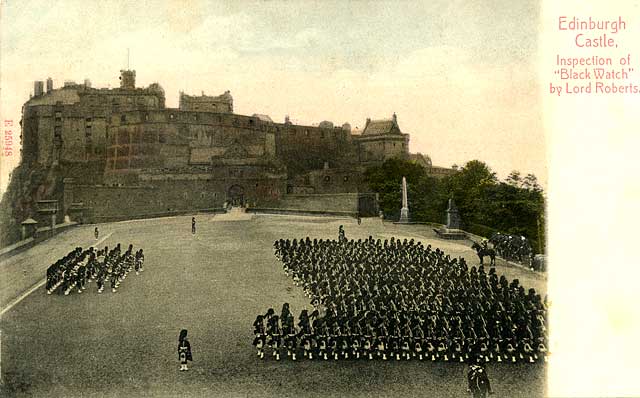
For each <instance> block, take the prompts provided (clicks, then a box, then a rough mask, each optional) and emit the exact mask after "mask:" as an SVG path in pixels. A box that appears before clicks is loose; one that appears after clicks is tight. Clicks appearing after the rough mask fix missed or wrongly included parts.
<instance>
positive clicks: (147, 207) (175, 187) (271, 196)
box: [65, 174, 285, 222]
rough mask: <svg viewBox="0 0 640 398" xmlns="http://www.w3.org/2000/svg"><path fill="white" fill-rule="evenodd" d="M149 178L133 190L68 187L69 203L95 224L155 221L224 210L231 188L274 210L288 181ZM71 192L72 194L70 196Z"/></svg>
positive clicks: (189, 176)
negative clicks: (85, 214)
mask: <svg viewBox="0 0 640 398" xmlns="http://www.w3.org/2000/svg"><path fill="white" fill-rule="evenodd" d="M155 177H156V178H153V177H152V176H147V177H146V178H145V179H144V180H143V181H141V183H140V184H138V185H133V186H94V185H75V184H66V185H65V196H68V199H66V202H69V203H74V204H79V203H82V207H85V208H89V213H90V214H91V218H92V221H94V222H106V221H115V220H126V219H130V218H145V217H156V216H162V215H170V214H174V213H188V212H197V211H204V210H208V209H214V208H221V207H223V205H224V203H225V202H227V201H230V200H231V197H230V192H231V190H232V187H237V188H236V189H237V191H239V192H241V193H242V195H243V196H244V198H243V199H244V201H245V203H248V204H251V205H252V206H272V205H273V204H274V203H277V202H278V200H279V198H280V196H281V195H282V194H283V193H284V190H285V187H284V184H285V180H284V178H282V179H277V178H276V179H272V180H270V181H268V182H265V180H264V179H251V178H244V179H240V178H235V179H234V178H227V179H216V178H213V177H212V176H211V175H207V174H201V175H193V174H189V175H179V174H170V175H158V176H155ZM68 192H71V193H68Z"/></svg>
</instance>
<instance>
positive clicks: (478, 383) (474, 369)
mask: <svg viewBox="0 0 640 398" xmlns="http://www.w3.org/2000/svg"><path fill="white" fill-rule="evenodd" d="M467 382H468V384H469V387H468V388H467V392H470V393H471V396H472V397H473V398H486V396H487V394H493V391H492V390H491V383H489V377H488V376H487V370H486V369H485V367H484V365H482V364H481V363H480V361H477V363H476V364H472V365H471V366H470V367H469V373H468V374H467Z"/></svg>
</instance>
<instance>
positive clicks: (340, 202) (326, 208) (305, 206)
mask: <svg viewBox="0 0 640 398" xmlns="http://www.w3.org/2000/svg"><path fill="white" fill-rule="evenodd" d="M358 198H359V194H357V193H340V194H324V195H318V194H313V195H286V196H284V197H283V198H282V200H280V201H279V202H278V203H275V204H274V205H273V206H272V208H274V209H283V210H297V211H301V212H304V211H309V212H334V213H348V214H350V215H355V214H356V213H357V212H358Z"/></svg>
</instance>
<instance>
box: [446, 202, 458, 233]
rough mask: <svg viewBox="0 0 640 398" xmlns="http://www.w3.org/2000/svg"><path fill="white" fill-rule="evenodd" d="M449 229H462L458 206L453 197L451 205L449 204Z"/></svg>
mask: <svg viewBox="0 0 640 398" xmlns="http://www.w3.org/2000/svg"><path fill="white" fill-rule="evenodd" d="M447 229H460V215H459V214H458V208H457V207H456V204H455V203H454V202H453V199H451V198H449V206H447Z"/></svg>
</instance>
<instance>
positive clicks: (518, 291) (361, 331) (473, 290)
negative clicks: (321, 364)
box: [254, 237, 547, 362]
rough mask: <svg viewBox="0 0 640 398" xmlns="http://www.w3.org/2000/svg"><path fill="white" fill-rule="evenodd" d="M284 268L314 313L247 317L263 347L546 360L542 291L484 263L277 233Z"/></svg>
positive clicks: (330, 353)
mask: <svg viewBox="0 0 640 398" xmlns="http://www.w3.org/2000/svg"><path fill="white" fill-rule="evenodd" d="M274 248H275V252H276V256H277V257H278V258H279V259H280V260H281V261H282V263H283V268H284V271H285V272H286V273H287V274H288V275H290V276H291V277H293V280H294V281H295V283H296V284H297V285H299V286H302V287H303V288H304V290H305V292H306V294H307V295H308V297H309V298H310V299H311V300H312V304H313V305H314V307H315V311H313V312H312V314H311V315H309V314H308V313H307V311H306V310H303V311H302V312H301V314H300V316H299V318H298V323H297V325H294V319H293V316H292V315H291V312H290V310H289V306H288V305H285V306H283V310H282V313H281V314H280V316H278V315H276V314H275V312H274V311H273V310H272V309H270V310H269V311H267V313H266V314H265V315H259V316H258V317H257V318H256V321H255V322H254V334H255V339H254V345H255V346H256V347H257V348H258V356H260V357H264V350H265V349H266V348H271V349H272V355H273V356H274V357H275V358H276V359H279V358H280V351H281V350H282V349H286V350H287V354H288V355H291V356H292V359H296V358H297V354H299V353H301V352H302V353H303V355H304V356H305V357H307V358H309V359H313V358H314V357H320V358H323V359H328V358H331V357H333V359H340V358H342V359H348V358H356V359H358V358H368V359H374V358H381V359H383V360H387V359H392V358H395V359H396V360H400V359H406V360H409V359H411V358H418V359H429V360H431V361H459V362H466V361H471V362H476V361H477V360H481V361H483V362H489V361H492V360H493V361H498V362H502V361H509V362H517V361H526V362H535V361H537V360H538V359H541V358H544V359H545V360H546V352H547V348H546V346H547V343H546V297H545V299H544V300H543V299H542V298H541V297H540V295H539V294H536V292H535V290H534V289H529V290H528V292H525V289H524V288H523V287H522V286H520V285H519V281H518V280H517V279H514V280H513V281H511V282H509V281H507V279H506V278H505V277H504V276H500V277H499V278H498V276H497V275H496V273H495V269H494V268H491V269H490V270H489V273H488V274H487V273H485V270H484V267H482V266H481V267H479V268H478V269H476V268H475V267H471V268H469V267H467V264H466V263H465V261H464V259H462V258H461V259H452V258H450V257H449V256H447V255H445V254H444V253H443V252H442V251H440V250H439V249H437V248H436V249H435V250H432V248H431V246H427V247H423V245H422V244H421V243H419V242H418V243H415V242H414V241H413V240H410V241H407V240H406V239H405V240H404V241H402V242H401V241H400V240H396V239H394V238H391V240H390V241H387V240H385V241H384V242H381V241H380V240H374V239H373V238H371V237H369V239H367V240H364V241H363V240H358V241H354V240H346V239H344V240H342V241H336V240H317V239H314V240H313V241H311V240H310V239H309V238H308V237H307V238H305V239H304V240H300V241H298V240H295V239H294V240H293V241H289V240H282V239H281V240H279V241H276V242H275V244H274Z"/></svg>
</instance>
